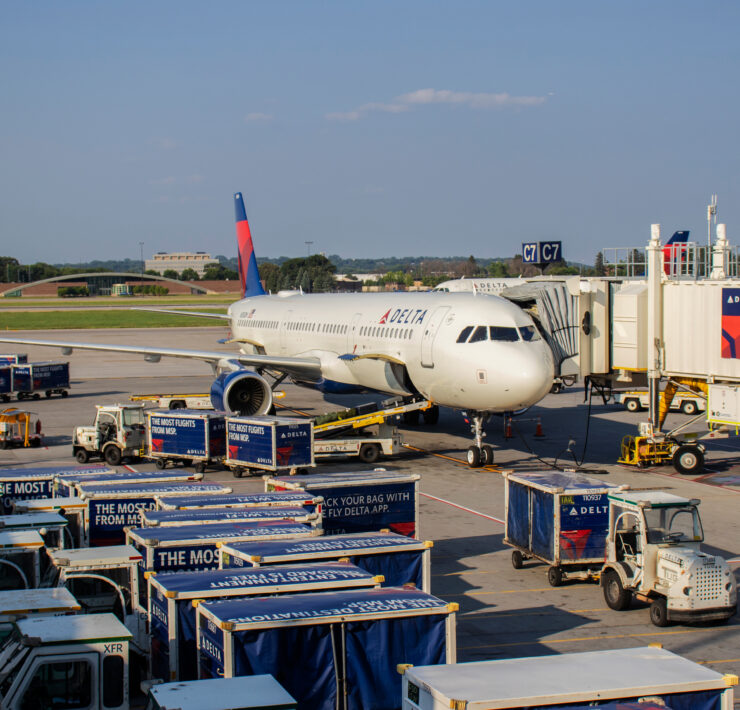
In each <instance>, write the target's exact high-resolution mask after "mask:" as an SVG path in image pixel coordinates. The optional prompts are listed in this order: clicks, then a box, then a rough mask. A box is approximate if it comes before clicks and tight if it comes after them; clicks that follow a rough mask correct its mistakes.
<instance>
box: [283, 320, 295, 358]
mask: <svg viewBox="0 0 740 710" xmlns="http://www.w3.org/2000/svg"><path fill="white" fill-rule="evenodd" d="M292 319H293V311H286V313H285V317H284V318H283V322H282V323H281V324H280V354H281V355H287V354H288V342H289V341H290V334H289V333H288V323H290V321H291V320H292Z"/></svg>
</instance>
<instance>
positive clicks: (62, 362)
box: [11, 360, 69, 368]
mask: <svg viewBox="0 0 740 710" xmlns="http://www.w3.org/2000/svg"><path fill="white" fill-rule="evenodd" d="M11 364H13V363H11ZM44 365H69V363H68V362H67V361H66V360H40V361H39V362H19V363H16V364H13V367H18V368H24V367H43V366H44Z"/></svg>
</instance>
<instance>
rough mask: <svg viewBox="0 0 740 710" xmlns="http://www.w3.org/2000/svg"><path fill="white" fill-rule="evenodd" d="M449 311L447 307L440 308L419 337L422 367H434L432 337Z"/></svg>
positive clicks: (433, 314)
mask: <svg viewBox="0 0 740 710" xmlns="http://www.w3.org/2000/svg"><path fill="white" fill-rule="evenodd" d="M449 310H450V307H449V306H440V307H439V308H438V309H437V310H436V311H434V313H432V317H431V318H430V319H429V322H428V323H427V324H426V327H425V328H424V333H423V335H422V336H421V365H422V367H434V352H433V348H432V346H433V345H434V337H435V336H436V335H437V331H438V330H439V326H440V323H442V320H443V319H444V317H445V316H446V315H447V311H449Z"/></svg>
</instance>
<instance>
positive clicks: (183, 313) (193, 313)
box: [130, 307, 231, 320]
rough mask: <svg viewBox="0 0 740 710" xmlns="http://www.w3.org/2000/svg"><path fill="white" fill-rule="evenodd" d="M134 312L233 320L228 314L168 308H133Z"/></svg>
mask: <svg viewBox="0 0 740 710" xmlns="http://www.w3.org/2000/svg"><path fill="white" fill-rule="evenodd" d="M130 310H132V311H148V312H149V313H170V314H171V315H174V316H197V317H198V318H217V319H218V320H231V316H229V315H228V313H204V312H203V311H176V310H173V309H167V308H144V307H138V308H131V309H130Z"/></svg>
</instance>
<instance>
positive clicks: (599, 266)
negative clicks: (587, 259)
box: [594, 252, 606, 276]
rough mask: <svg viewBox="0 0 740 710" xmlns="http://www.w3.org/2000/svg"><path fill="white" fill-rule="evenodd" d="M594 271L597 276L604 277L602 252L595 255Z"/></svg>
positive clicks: (604, 268)
mask: <svg viewBox="0 0 740 710" xmlns="http://www.w3.org/2000/svg"><path fill="white" fill-rule="evenodd" d="M594 271H595V272H596V275H597V276H606V267H605V266H604V254H603V253H602V252H599V253H598V254H597V255H596V260H595V261H594Z"/></svg>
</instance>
